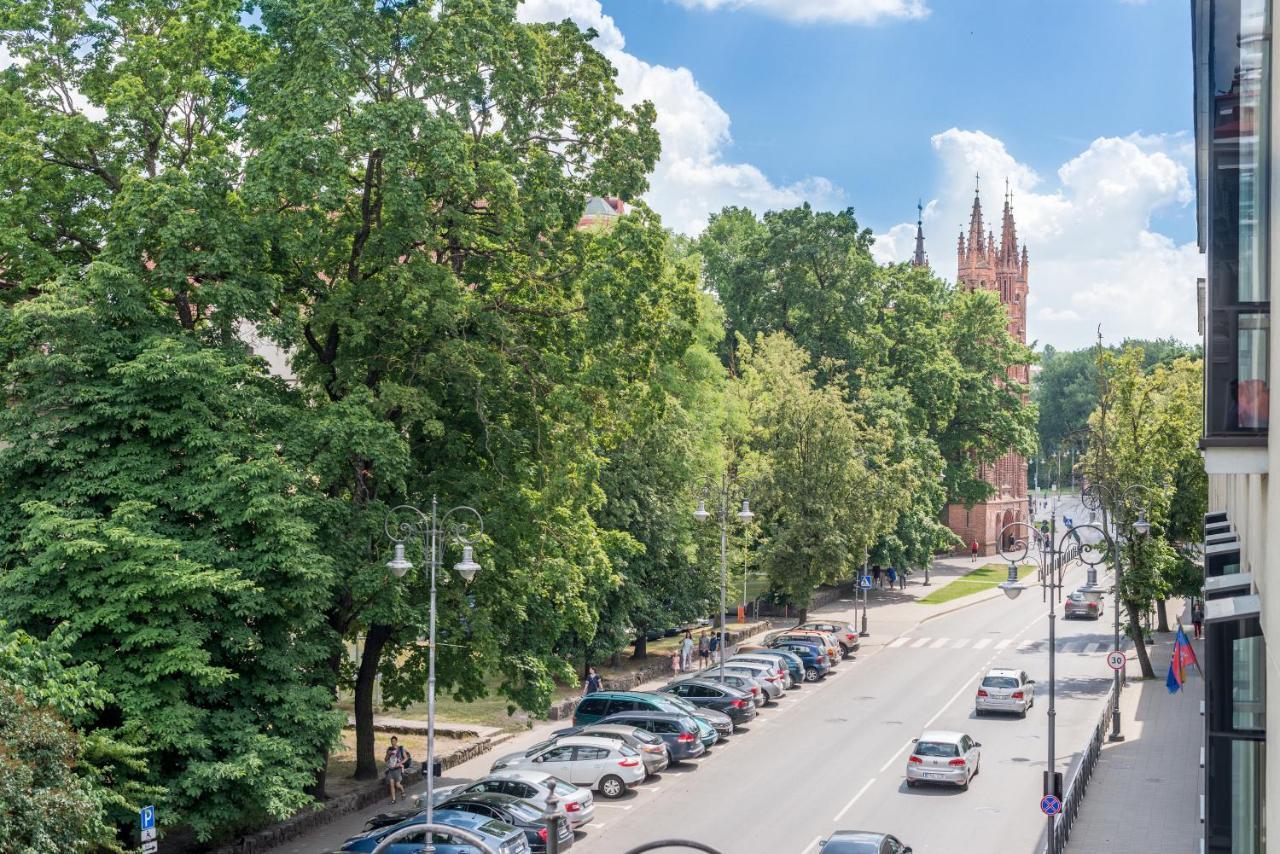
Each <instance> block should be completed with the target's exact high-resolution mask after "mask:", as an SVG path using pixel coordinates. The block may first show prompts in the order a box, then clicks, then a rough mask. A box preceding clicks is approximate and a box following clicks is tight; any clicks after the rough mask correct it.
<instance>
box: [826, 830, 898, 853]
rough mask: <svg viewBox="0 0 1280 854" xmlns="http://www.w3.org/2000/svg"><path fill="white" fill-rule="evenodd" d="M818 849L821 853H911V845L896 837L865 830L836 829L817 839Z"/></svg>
mask: <svg viewBox="0 0 1280 854" xmlns="http://www.w3.org/2000/svg"><path fill="white" fill-rule="evenodd" d="M818 849H819V850H820V851H821V852H822V854H911V846H909V845H904V844H903V843H902V841H901V840H900V839H898V837H896V836H892V835H890V834H888V833H869V832H867V831H865V830H837V831H836V832H835V833H833V834H831V835H830V836H828V837H827V838H826V839H821V840H819V841H818Z"/></svg>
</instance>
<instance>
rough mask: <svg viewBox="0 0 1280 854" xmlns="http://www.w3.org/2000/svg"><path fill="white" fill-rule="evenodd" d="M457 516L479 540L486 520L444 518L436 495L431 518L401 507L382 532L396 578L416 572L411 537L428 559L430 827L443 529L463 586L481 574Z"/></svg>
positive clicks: (466, 512) (429, 847)
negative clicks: (457, 547) (407, 548)
mask: <svg viewBox="0 0 1280 854" xmlns="http://www.w3.org/2000/svg"><path fill="white" fill-rule="evenodd" d="M455 513H457V514H461V515H462V516H471V517H472V518H473V519H474V520H475V525H476V531H475V534H476V535H477V536H478V535H480V534H483V533H484V518H483V517H481V515H480V513H479V512H478V511H477V510H475V509H474V508H472V507H467V506H466V505H461V506H458V507H454V508H453V509H451V510H447V511H445V513H444V515H439V513H438V507H437V502H436V497H435V496H434V495H432V496H431V515H429V516H428V515H427V514H426V513H424V512H423V511H421V510H419V509H418V508H417V507H413V506H410V505H408V504H402V505H400V506H399V507H394V508H392V509H391V512H389V513H388V514H387V519H386V522H384V523H383V530H385V531H386V533H387V537H389V538H390V539H391V541H392V542H393V543H395V556H394V557H392V558H391V560H389V561H387V569H389V570H391V572H392V574H394V575H395V577H396V578H403V577H404V574H405V573H406V572H408V571H409V570H411V569H413V564H412V563H411V562H410V561H409V559H408V558H406V557H405V554H404V545H405V542H406V541H407V540H408V539H409V538H410V537H418V538H420V539H421V541H422V551H423V554H425V555H426V557H427V570H428V577H429V580H430V582H431V598H430V606H429V607H430V617H429V620H430V622H429V628H428V630H427V761H426V773H425V774H424V775H423V776H425V777H426V778H427V797H426V801H427V815H426V818H427V824H428V825H430V824H431V823H432V819H433V818H434V812H435V782H436V570H437V569H438V568H439V566H440V558H441V552H442V551H443V546H442V544H441V542H440V540H441V536H442V535H443V534H444V533H445V532H446V529H445V527H444V526H446V525H449V527H448V528H447V531H448V533H449V535H450V539H451V541H452V542H455V543H461V544H462V560H460V561H458V562H457V563H456V564H454V565H453V568H454V569H455V570H456V571H457V573H458V574H459V575H461V576H462V580H463V582H464V583H470V581H471V579H473V578H475V575H476V573H477V572H479V571H480V564H478V563H476V561H475V556H474V552H473V550H472V546H471V541H470V538H469V537H468V534H470V533H471V531H470V527H471V523H470V522H469V521H462V520H459V521H456V522H453V523H452V524H450V519H451V518H452V517H453V515H454V514H455ZM468 841H470V840H468ZM384 844H385V842H384ZM423 850H424V851H426V854H434V851H435V845H434V844H432V842H431V841H430V840H428V842H427V844H426V846H425V847H424V849H423Z"/></svg>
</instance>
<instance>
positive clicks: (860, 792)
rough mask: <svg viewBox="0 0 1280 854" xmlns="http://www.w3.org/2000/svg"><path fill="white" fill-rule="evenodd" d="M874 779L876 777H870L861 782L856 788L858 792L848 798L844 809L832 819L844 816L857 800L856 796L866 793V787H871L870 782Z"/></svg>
mask: <svg viewBox="0 0 1280 854" xmlns="http://www.w3.org/2000/svg"><path fill="white" fill-rule="evenodd" d="M875 781H876V779H875V778H874V777H872V778H871V779H870V780H868V781H867V782H865V783H863V784H862V788H861V789H859V790H858V794H856V795H854V796H853V797H852V798H850V799H849V803H847V804H845V805H844V809H842V810H840V812H839V813H837V814H836V817H835V819H834V820H835V821H839V820H840V819H842V818H844V814H845V813H847V812H848V811H849V808H850V807H852V806H853V805H854V804H855V803H857V802H858V798H860V797H862V796H863V795H864V794H865V793H866V791H867V789H870V788H871V784H872V783H874V782H875Z"/></svg>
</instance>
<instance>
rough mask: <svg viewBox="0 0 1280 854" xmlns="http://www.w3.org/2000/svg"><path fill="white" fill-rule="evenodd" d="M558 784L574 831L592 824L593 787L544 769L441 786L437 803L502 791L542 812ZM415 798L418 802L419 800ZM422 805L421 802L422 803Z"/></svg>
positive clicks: (561, 809) (559, 809)
mask: <svg viewBox="0 0 1280 854" xmlns="http://www.w3.org/2000/svg"><path fill="white" fill-rule="evenodd" d="M553 782H554V783H555V789H556V791H555V794H556V799H557V801H558V804H557V807H556V812H558V813H560V815H561V816H562V817H563V818H564V819H565V820H566V821H567V822H569V826H570V827H572V828H573V829H574V830H577V829H578V828H580V827H583V826H584V825H586V824H588V823H589V822H590V821H591V819H593V818H595V814H596V800H595V798H594V797H593V796H592V794H591V790H590V789H587V788H583V787H579V786H575V785H573V784H572V783H567V782H565V781H564V780H560V779H557V778H556V777H553V776H551V775H550V774H545V773H543V772H541V771H525V770H522V769H517V768H512V769H510V770H506V771H496V772H494V773H492V774H490V775H488V776H487V777H481V778H480V779H479V780H476V781H475V782H474V783H463V784H462V785H460V786H441V787H438V788H437V789H436V790H435V799H434V800H435V802H436V806H439V805H440V804H442V803H443V802H445V801H447V800H448V799H449V798H452V797H454V796H455V795H471V794H476V793H478V792H498V793H499V794H503V795H511V796H513V797H517V798H520V799H521V800H522V801H525V802H526V803H528V804H529V805H530V806H532V807H534V808H536V809H537V810H539V811H540V812H543V813H545V812H546V811H547V801H548V800H549V799H550V798H551V784H552V783H553ZM419 798H420V796H419V797H415V798H414V801H415V802H417V801H419ZM419 806H421V804H419Z"/></svg>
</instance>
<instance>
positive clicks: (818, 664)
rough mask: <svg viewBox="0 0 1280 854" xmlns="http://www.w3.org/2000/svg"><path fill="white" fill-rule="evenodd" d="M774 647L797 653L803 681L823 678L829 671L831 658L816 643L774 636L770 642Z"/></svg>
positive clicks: (815, 680)
mask: <svg viewBox="0 0 1280 854" xmlns="http://www.w3.org/2000/svg"><path fill="white" fill-rule="evenodd" d="M770 644H771V646H772V647H773V648H774V649H778V650H784V651H786V652H789V653H792V654H793V655H798V656H799V657H800V660H801V662H802V663H803V664H804V681H806V682H817V681H818V680H819V679H825V678H826V676H827V674H828V673H830V672H831V659H830V658H828V657H827V654H826V653H825V652H823V651H822V647H821V646H819V645H818V644H817V643H810V642H809V641H807V640H790V639H788V638H785V637H783V638H776V639H774V640H773V641H771V642H770Z"/></svg>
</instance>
